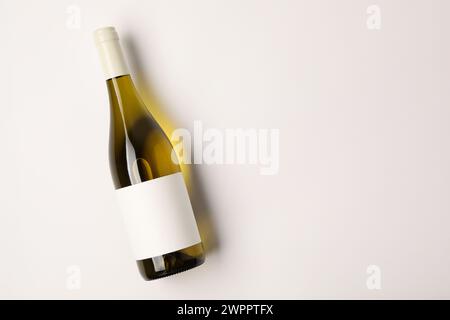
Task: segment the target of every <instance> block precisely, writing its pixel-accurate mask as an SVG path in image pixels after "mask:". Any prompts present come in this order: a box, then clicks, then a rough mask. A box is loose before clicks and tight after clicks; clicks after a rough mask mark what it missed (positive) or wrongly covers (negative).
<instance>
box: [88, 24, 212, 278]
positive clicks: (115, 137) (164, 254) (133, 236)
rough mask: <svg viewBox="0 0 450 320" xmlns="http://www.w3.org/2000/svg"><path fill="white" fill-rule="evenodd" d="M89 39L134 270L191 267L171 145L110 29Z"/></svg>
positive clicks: (198, 259)
mask: <svg viewBox="0 0 450 320" xmlns="http://www.w3.org/2000/svg"><path fill="white" fill-rule="evenodd" d="M94 39H95V43H96V46H97V49H98V52H99V55H100V61H101V63H102V67H103V71H104V73H105V78H106V86H107V89H108V93H109V102H110V108H111V110H110V112H111V118H110V138H109V160H110V169H111V174H112V178H113V181H114V185H115V188H116V195H117V199H118V203H119V207H120V209H121V210H120V211H121V212H122V215H123V218H124V219H123V220H124V224H125V228H126V231H127V234H128V237H129V239H130V244H131V249H132V252H133V255H134V257H135V259H136V260H137V264H138V268H139V271H140V273H141V275H142V276H143V277H144V279H146V280H153V279H158V278H162V277H166V276H169V275H171V274H174V273H178V272H181V271H185V270H188V269H191V268H194V267H196V266H198V265H200V264H202V263H203V262H204V259H205V257H204V253H203V246H202V243H201V239H200V235H199V232H198V228H197V224H196V221H195V217H194V213H193V211H192V206H191V203H190V200H189V195H188V192H187V189H186V185H185V184H184V180H183V176H182V173H181V170H180V166H179V165H178V164H176V163H174V162H173V161H172V158H171V153H172V145H171V143H170V141H169V139H168V138H167V136H166V135H165V133H164V132H163V130H162V129H161V127H160V126H159V125H158V123H157V122H156V121H155V119H154V118H153V116H152V115H151V114H150V112H149V110H148V109H147V108H146V106H145V105H144V103H143V102H142V100H141V99H140V97H139V95H138V93H137V90H136V88H135V86H134V84H133V81H132V79H131V76H130V73H129V71H128V67H127V64H126V62H125V59H124V55H123V52H122V49H121V46H120V42H119V37H118V35H117V32H116V30H115V28H114V27H106V28H100V29H97V30H96V31H95V32H94Z"/></svg>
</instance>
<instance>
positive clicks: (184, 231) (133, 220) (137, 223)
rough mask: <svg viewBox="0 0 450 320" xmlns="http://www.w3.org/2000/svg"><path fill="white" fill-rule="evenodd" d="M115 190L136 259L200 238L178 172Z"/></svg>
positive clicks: (181, 245)
mask: <svg viewBox="0 0 450 320" xmlns="http://www.w3.org/2000/svg"><path fill="white" fill-rule="evenodd" d="M116 193H117V198H118V201H119V206H120V208H121V211H122V213H123V217H124V221H125V227H126V229H127V233H128V236H129V238H130V242H131V248H132V250H133V254H134V257H135V258H136V260H143V259H148V258H152V257H156V256H160V255H163V254H166V253H170V252H173V251H177V250H180V249H184V248H187V247H190V246H193V245H194V244H197V243H199V242H200V241H201V240H200V235H199V233H198V229H197V223H196V221H195V217H194V213H193V211H192V206H191V202H190V201H189V195H188V193H187V189H186V185H185V184H184V180H183V176H182V174H181V173H174V174H171V175H168V176H164V177H160V178H157V179H153V180H149V181H145V182H142V183H138V184H135V185H131V186H128V187H125V188H121V189H118V190H117V191H116Z"/></svg>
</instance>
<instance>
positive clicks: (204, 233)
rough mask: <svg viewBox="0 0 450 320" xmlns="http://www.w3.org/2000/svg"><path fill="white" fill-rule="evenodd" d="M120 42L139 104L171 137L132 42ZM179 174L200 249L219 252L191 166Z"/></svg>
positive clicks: (167, 120) (165, 116)
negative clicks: (185, 191) (192, 217)
mask: <svg viewBox="0 0 450 320" xmlns="http://www.w3.org/2000/svg"><path fill="white" fill-rule="evenodd" d="M121 42H122V45H123V48H124V50H125V52H126V53H127V57H128V59H127V60H128V62H129V64H130V66H131V67H132V69H133V70H135V72H134V75H133V80H134V82H135V85H136V87H137V90H138V91H139V94H140V96H141V98H142V100H143V102H144V103H145V105H146V106H147V109H148V110H149V111H150V113H151V114H152V116H153V117H154V118H155V119H156V121H157V122H158V123H159V125H160V126H161V128H162V129H163V131H164V132H165V133H166V135H167V136H168V137H169V139H170V137H171V133H172V132H173V131H174V130H175V129H176V128H178V126H176V125H175V124H174V123H173V122H172V121H171V120H170V116H168V114H167V113H166V112H164V108H163V107H162V104H161V102H160V100H159V99H158V98H157V96H156V95H155V92H154V91H153V90H152V88H153V87H152V85H151V82H150V81H149V80H148V77H146V76H145V75H144V73H143V72H142V70H145V68H144V65H143V63H142V60H141V59H140V55H139V52H138V51H139V50H138V48H137V47H136V44H135V42H134V41H133V39H132V38H131V37H130V36H129V35H125V36H124V37H122V38H121ZM172 144H173V142H172ZM181 171H182V172H183V176H184V179H185V182H186V186H187V189H188V192H189V197H190V199H191V203H192V208H193V210H194V214H195V218H196V221H197V225H198V228H199V232H200V236H201V238H202V243H203V248H204V249H205V252H206V253H211V252H213V251H217V250H218V249H219V240H218V237H217V232H216V228H215V224H214V220H213V217H212V214H211V210H210V205H209V203H208V200H207V199H206V196H205V193H204V188H203V186H202V183H201V180H200V178H199V176H198V174H197V170H196V169H195V167H194V165H192V164H190V165H188V164H181Z"/></svg>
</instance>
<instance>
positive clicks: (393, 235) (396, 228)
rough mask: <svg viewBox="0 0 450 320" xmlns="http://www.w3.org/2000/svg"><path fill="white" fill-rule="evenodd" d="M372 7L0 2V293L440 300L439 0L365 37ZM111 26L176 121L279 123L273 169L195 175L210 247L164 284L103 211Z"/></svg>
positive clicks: (445, 221)
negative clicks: (97, 37) (106, 43)
mask: <svg viewBox="0 0 450 320" xmlns="http://www.w3.org/2000/svg"><path fill="white" fill-rule="evenodd" d="M72 4H75V5H77V6H78V7H79V8H80V9H81V28H79V29H73V28H68V27H67V26H66V24H67V20H68V19H69V18H68V17H69V16H70V14H68V13H67V12H66V10H68V7H69V5H72ZM371 4H374V3H373V2H372V1H370V2H369V1H357V0H354V1H350V0H345V1H332V0H328V1H324V0H322V1H312V0H311V1H257V0H252V1H235V0H232V1H218V0H214V1H211V0H202V1H181V0H179V1H145V2H144V1H138V0H136V1H130V0H126V1H125V0H124V1H106V0H102V1H95V2H94V1H87V0H86V1H75V2H68V1H56V0H55V1H23V0H14V1H12V0H6V1H5V0H2V1H0V21H1V28H0V37H1V39H2V49H1V50H0V70H1V73H2V77H0V88H1V90H0V99H1V101H2V103H1V104H0V108H1V117H0V142H1V146H2V157H1V160H0V161H1V163H0V176H1V185H0V194H1V202H0V212H1V223H0V252H1V257H2V259H1V263H0V297H1V298H64V299H66V298H142V299H154V298H193V299H195V298H439V297H446V298H450V274H449V272H448V270H449V269H450V255H449V250H450V239H449V238H450V236H449V227H450V216H449V212H450V197H449V191H450V165H449V163H450V126H449V125H448V122H449V120H450V108H449V105H450V88H449V85H450V62H449V61H450V60H449V58H448V57H449V56H450V52H449V51H450V50H449V49H450V46H449V45H448V41H449V40H448V39H450V37H449V30H450V29H449V27H450V20H449V19H448V12H449V10H450V3H449V2H448V1H444V0H442V1H425V0H422V1H406V0H404V1H400V0H395V1H378V3H377V4H378V5H379V6H380V8H381V13H382V20H381V21H382V27H381V30H368V28H367V26H366V20H367V14H366V9H367V7H368V6H369V5H371ZM69 12H73V7H69ZM104 25H115V26H116V27H117V29H118V31H119V33H120V34H121V35H122V34H123V35H127V36H128V37H131V38H132V40H133V43H135V46H134V54H135V55H138V56H139V60H140V61H141V62H140V63H138V60H136V58H135V59H134V60H133V61H135V62H134V64H133V62H130V67H131V69H132V70H133V71H134V72H136V69H137V68H136V67H137V66H138V65H139V69H140V71H141V73H140V74H141V75H142V76H145V78H146V79H149V81H151V87H152V88H153V90H154V91H155V92H156V93H157V95H158V97H159V99H160V100H161V101H162V103H163V105H164V111H165V112H166V113H167V114H168V115H169V116H170V118H171V119H172V120H173V121H174V122H175V123H176V124H177V125H178V126H182V127H185V128H192V124H193V122H194V120H201V121H203V123H204V125H206V126H208V127H217V128H239V127H242V128H252V127H253V128H278V129H280V170H279V174H278V175H274V176H262V175H260V174H259V170H258V168H257V167H255V166H250V165H248V166H242V165H241V166H239V165H234V166H233V165H228V166H220V165H210V166H207V165H198V166H196V167H195V172H196V177H197V179H196V180H197V185H198V186H197V188H198V189H199V190H200V191H199V194H200V193H201V197H200V199H203V200H202V201H201V202H202V203H200V202H199V203H200V204H199V203H197V207H198V206H200V207H201V208H200V209H198V208H197V209H196V211H199V210H200V211H205V212H207V213H206V215H207V216H208V217H210V220H211V221H212V222H213V226H214V232H213V233H214V237H215V238H217V240H218V245H217V246H215V247H216V248H215V249H214V250H213V251H211V252H210V253H209V254H208V256H207V261H206V263H205V264H204V265H203V266H201V267H199V268H197V269H194V270H191V271H189V272H186V273H182V274H179V275H177V276H174V277H171V278H166V279H163V280H158V281H156V282H144V281H143V280H142V279H141V278H140V276H139V274H138V272H137V269H136V266H135V263H134V260H133V258H132V256H131V253H130V251H129V247H128V244H127V239H126V235H125V232H124V228H123V225H122V222H121V218H120V214H119V213H118V207H117V205H116V202H115V201H114V191H113V187H112V182H111V178H110V174H109V168H108V159H107V140H108V122H109V110H108V99H107V94H106V88H105V84H104V80H103V75H102V71H101V68H100V65H99V61H98V57H97V53H96V51H95V45H94V43H93V40H92V31H93V30H94V29H96V28H97V27H99V26H104ZM69 26H71V23H69ZM125 51H126V55H127V56H130V55H131V47H128V48H127V49H125ZM135 74H136V73H135ZM141 81H142V80H141ZM204 200H206V202H205V201H204ZM194 209H195V208H194ZM369 265H377V266H379V267H380V269H381V275H382V278H381V279H382V280H381V285H382V288H381V290H369V289H368V288H367V286H366V280H367V278H368V275H367V273H366V269H367V267H368V266H369ZM73 270H79V271H80V273H79V275H81V282H80V286H79V287H78V286H76V288H75V289H76V290H70V289H74V287H73V286H67V281H68V279H70V275H72V276H73ZM76 273H77V274H78V272H76ZM77 288H78V289H77Z"/></svg>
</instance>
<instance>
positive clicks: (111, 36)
mask: <svg viewBox="0 0 450 320" xmlns="http://www.w3.org/2000/svg"><path fill="white" fill-rule="evenodd" d="M95 42H96V45H97V49H98V53H99V56H100V62H101V65H102V69H103V72H104V75H105V79H106V80H108V79H112V78H116V77H119V76H123V75H128V74H130V72H129V71H128V67H127V64H126V62H125V58H124V55H123V52H122V48H121V46H120V42H119V37H118V36H117V33H116V31H115V30H114V29H113V28H102V29H99V30H97V31H96V32H95Z"/></svg>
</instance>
